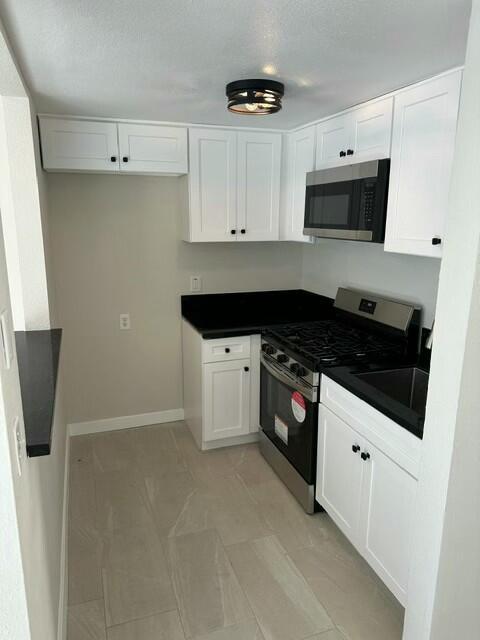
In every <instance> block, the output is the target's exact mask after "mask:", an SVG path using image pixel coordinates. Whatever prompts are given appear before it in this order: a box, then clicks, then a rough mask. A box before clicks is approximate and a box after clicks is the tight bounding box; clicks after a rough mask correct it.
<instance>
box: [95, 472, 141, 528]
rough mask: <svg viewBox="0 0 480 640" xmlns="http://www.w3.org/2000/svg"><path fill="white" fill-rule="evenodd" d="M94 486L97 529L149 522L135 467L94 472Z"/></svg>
mask: <svg viewBox="0 0 480 640" xmlns="http://www.w3.org/2000/svg"><path fill="white" fill-rule="evenodd" d="M95 487H96V525H97V528H98V529H100V530H104V529H107V530H110V531H111V530H114V529H122V528H130V527H142V526H150V525H152V524H153V517H152V513H151V510H150V505H149V502H148V499H147V495H146V491H145V485H144V481H143V477H142V476H141V475H140V474H139V473H138V472H137V471H136V470H135V469H133V470H122V471H108V472H103V473H97V474H96V475H95Z"/></svg>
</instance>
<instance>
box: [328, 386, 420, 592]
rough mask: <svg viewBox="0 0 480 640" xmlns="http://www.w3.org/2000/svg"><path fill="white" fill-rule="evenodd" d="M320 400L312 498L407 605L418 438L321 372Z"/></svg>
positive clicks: (418, 447) (418, 451) (418, 448)
mask: <svg viewBox="0 0 480 640" xmlns="http://www.w3.org/2000/svg"><path fill="white" fill-rule="evenodd" d="M322 403H323V404H321V405H320V411H319V429H318V458H317V486H316V499H317V501H318V502H319V503H320V504H321V505H322V507H323V508H324V509H325V510H326V511H327V513H328V514H329V515H330V517H331V518H332V520H333V521H334V522H335V523H336V524H337V526H338V527H339V528H340V529H341V530H342V532H343V533H344V534H345V535H346V536H347V538H348V539H349V540H350V542H351V543H352V544H353V545H354V546H355V548H356V549H357V550H358V552H359V553H360V554H361V555H362V556H363V557H364V558H365V560H366V561H367V562H368V563H369V564H370V566H371V567H372V568H373V569H374V571H375V572H376V573H377V574H378V575H379V577H380V578H381V579H382V580H383V582H384V583H385V584H386V585H387V587H388V588H389V589H390V591H392V593H393V594H394V595H395V596H396V598H397V599H398V600H399V601H400V602H401V603H402V604H403V605H405V603H406V599H407V589H408V576H409V564H410V548H411V544H410V536H411V529H412V519H413V514H414V507H415V498H416V489H417V480H416V477H415V475H413V474H412V470H413V469H417V468H418V460H419V457H420V447H421V441H420V440H418V438H415V436H413V435H412V434H410V433H408V432H407V431H406V430H404V429H402V428H401V427H400V426H398V425H395V423H393V422H392V421H391V420H389V419H388V418H386V417H385V416H383V415H382V414H380V412H378V411H376V410H375V409H373V408H372V407H370V406H369V405H367V404H366V403H365V402H363V401H362V400H360V399H359V398H357V397H356V396H354V395H353V394H351V393H350V392H348V391H346V390H345V389H343V388H342V387H340V386H339V385H337V384H336V383H335V382H333V381H331V380H330V379H328V378H326V377H325V376H323V377H322ZM325 403H328V404H329V405H330V406H326V404H325ZM337 408H338V413H341V414H342V416H341V417H339V415H337V414H336V413H334V411H335V410H337ZM349 414H351V415H355V419H354V421H353V420H352V425H350V424H348V423H347V422H346V421H345V418H346V416H347V415H349ZM369 418H370V420H369ZM382 422H384V426H385V430H384V431H383V429H382ZM395 427H396V429H397V430H398V433H395V431H394V430H395ZM405 467H408V470H407V469H406V468H405Z"/></svg>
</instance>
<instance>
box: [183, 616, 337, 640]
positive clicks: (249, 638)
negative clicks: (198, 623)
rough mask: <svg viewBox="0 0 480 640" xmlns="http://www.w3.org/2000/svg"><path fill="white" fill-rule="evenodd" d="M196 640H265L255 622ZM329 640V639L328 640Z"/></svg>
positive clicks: (234, 626) (220, 630)
mask: <svg viewBox="0 0 480 640" xmlns="http://www.w3.org/2000/svg"><path fill="white" fill-rule="evenodd" d="M194 640H264V639H263V635H262V632H261V631H260V627H259V626H258V624H257V623H256V622H255V620H248V621H247V622H240V623H239V624H234V625H232V626H231V627H225V628H224V629H217V630H216V631H212V632H211V633H205V634H202V635H201V636H195V638H194ZM327 640H328V638H327Z"/></svg>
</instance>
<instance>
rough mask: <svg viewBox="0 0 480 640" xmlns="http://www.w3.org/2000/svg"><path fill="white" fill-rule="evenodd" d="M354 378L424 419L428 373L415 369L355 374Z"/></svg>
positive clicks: (406, 368)
mask: <svg viewBox="0 0 480 640" xmlns="http://www.w3.org/2000/svg"><path fill="white" fill-rule="evenodd" d="M356 377H357V378H359V379H360V380H363V381H364V382H366V383H367V384H369V385H371V386H372V387H375V389H378V390H379V391H381V392H382V393H384V394H385V395H387V396H389V397H390V398H392V399H393V400H397V402H401V403H402V404H403V405H405V406H406V407H408V408H409V409H412V410H413V411H415V413H418V414H419V415H420V416H422V417H423V418H424V417H425V406H426V404H427V391H428V373H426V372H425V371H422V369H418V368H417V367H405V368H402V369H388V370H384V371H369V372H367V373H357V374H356Z"/></svg>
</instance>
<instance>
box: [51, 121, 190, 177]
mask: <svg viewBox="0 0 480 640" xmlns="http://www.w3.org/2000/svg"><path fill="white" fill-rule="evenodd" d="M39 121H40V139H41V143H42V157H43V168H44V169H46V170H47V171H91V172H95V173H98V172H118V171H121V172H123V173H142V174H157V175H171V174H175V175H178V174H181V173H187V172H188V149H187V136H188V133H187V129H186V128H185V127H164V126H163V125H143V124H133V123H132V124H130V123H117V122H103V121H96V120H70V119H61V118H50V117H40V118H39Z"/></svg>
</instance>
